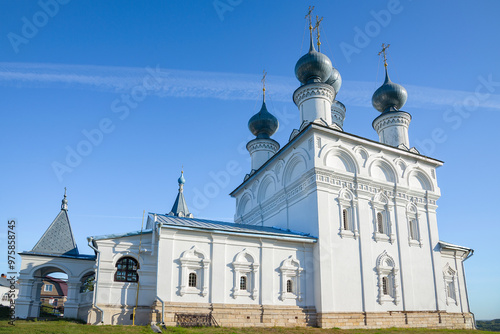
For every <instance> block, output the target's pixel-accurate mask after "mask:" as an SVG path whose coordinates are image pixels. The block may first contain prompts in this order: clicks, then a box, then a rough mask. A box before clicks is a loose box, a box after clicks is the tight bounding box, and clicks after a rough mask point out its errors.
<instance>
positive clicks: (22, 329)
mask: <svg viewBox="0 0 500 334" xmlns="http://www.w3.org/2000/svg"><path fill="white" fill-rule="evenodd" d="M163 332H164V333H179V334H191V333H193V334H195V333H200V334H201V333H203V334H205V333H208V334H210V333H213V334H215V333H223V334H254V333H256V334H277V333H291V334H300V333H310V334H323V333H325V334H326V333H332V334H355V333H359V334H385V333H434V334H445V333H457V334H486V333H490V334H498V332H485V331H474V330H442V329H441V330H439V329H438V330H430V329H395V328H389V329H351V330H341V329H320V328H300V327H297V328H281V327H274V328H226V327H221V328H189V329H188V328H179V327H169V328H168V329H167V330H163ZM0 333H13V334H28V333H29V334H65V333H82V334H83V333H89V334H94V333H97V334H99V333H106V334H114V333H116V334H119V333H153V331H152V330H151V329H150V328H149V326H135V327H133V326H91V325H84V324H81V323H77V322H72V321H66V320H56V321H24V320H19V321H16V325H15V326H12V325H9V324H8V321H6V320H1V321H0Z"/></svg>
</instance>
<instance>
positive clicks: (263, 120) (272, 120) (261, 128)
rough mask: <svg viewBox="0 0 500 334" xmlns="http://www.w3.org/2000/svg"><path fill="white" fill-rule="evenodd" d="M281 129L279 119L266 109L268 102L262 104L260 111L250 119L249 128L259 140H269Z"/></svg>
mask: <svg viewBox="0 0 500 334" xmlns="http://www.w3.org/2000/svg"><path fill="white" fill-rule="evenodd" d="M278 127H279V123H278V119H277V118H276V117H274V116H273V115H272V114H271V113H270V112H269V111H267V108H266V102H265V101H263V102H262V108H260V111H259V112H258V113H256V114H255V115H253V116H252V118H250V120H249V121H248V128H249V129H250V132H252V133H253V134H254V136H256V137H257V138H269V137H270V136H272V135H273V134H274V133H275V132H276V131H277V130H278Z"/></svg>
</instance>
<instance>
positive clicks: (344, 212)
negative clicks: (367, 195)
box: [342, 209, 349, 230]
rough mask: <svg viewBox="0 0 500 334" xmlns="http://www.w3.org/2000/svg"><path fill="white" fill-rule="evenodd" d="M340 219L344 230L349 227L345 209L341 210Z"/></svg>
mask: <svg viewBox="0 0 500 334" xmlns="http://www.w3.org/2000/svg"><path fill="white" fill-rule="evenodd" d="M342 221H343V224H344V230H348V229H349V216H348V213H347V209H344V210H342Z"/></svg>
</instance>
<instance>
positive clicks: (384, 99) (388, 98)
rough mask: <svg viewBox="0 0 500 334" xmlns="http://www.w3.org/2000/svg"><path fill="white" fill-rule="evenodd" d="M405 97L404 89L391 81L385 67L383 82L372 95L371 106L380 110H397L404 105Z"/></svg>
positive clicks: (406, 95)
mask: <svg viewBox="0 0 500 334" xmlns="http://www.w3.org/2000/svg"><path fill="white" fill-rule="evenodd" d="M407 98H408V93H407V92H406V89H405V88H404V87H403V86H401V85H398V84H396V83H393V82H392V81H391V79H390V78H389V74H388V72H387V67H386V68H385V81H384V84H383V85H382V86H380V87H379V88H378V89H377V90H376V91H375V93H373V96H372V105H373V107H374V108H375V109H377V110H378V111H380V112H388V111H395V110H399V109H401V108H402V107H403V106H404V105H405V103H406V99H407Z"/></svg>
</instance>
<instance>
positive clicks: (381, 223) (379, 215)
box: [377, 212, 384, 233]
mask: <svg viewBox="0 0 500 334" xmlns="http://www.w3.org/2000/svg"><path fill="white" fill-rule="evenodd" d="M377 229H378V233H384V218H383V217H382V213H380V212H379V213H377Z"/></svg>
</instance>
